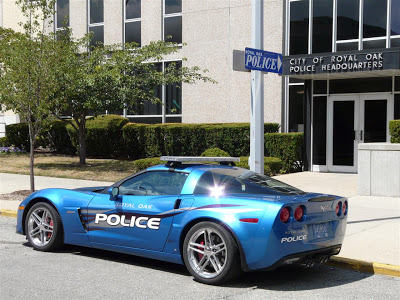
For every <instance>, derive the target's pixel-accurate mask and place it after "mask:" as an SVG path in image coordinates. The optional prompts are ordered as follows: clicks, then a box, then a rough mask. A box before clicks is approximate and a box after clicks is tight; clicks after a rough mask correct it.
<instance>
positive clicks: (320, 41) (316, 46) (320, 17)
mask: <svg viewBox="0 0 400 300" xmlns="http://www.w3.org/2000/svg"><path fill="white" fill-rule="evenodd" d="M332 23H333V0H319V1H314V4H313V46H312V51H313V53H321V52H332Z"/></svg>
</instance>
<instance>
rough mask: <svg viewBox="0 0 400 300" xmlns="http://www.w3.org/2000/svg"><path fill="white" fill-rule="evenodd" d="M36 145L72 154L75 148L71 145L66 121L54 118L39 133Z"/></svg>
mask: <svg viewBox="0 0 400 300" xmlns="http://www.w3.org/2000/svg"><path fill="white" fill-rule="evenodd" d="M38 145H40V146H42V147H44V148H49V149H50V150H51V151H55V152H57V153H62V154H74V153H76V148H75V147H74V146H73V145H72V142H71V139H70V137H69V135H68V132H67V123H66V122H63V121H60V120H56V121H53V122H50V124H49V125H48V126H46V127H45V128H44V129H43V130H42V131H41V132H40V134H39V140H38Z"/></svg>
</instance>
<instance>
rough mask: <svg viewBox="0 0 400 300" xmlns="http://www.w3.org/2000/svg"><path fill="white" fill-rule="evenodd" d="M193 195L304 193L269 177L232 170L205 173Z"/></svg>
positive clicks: (247, 171) (243, 170)
mask: <svg viewBox="0 0 400 300" xmlns="http://www.w3.org/2000/svg"><path fill="white" fill-rule="evenodd" d="M194 194H210V195H211V196H221V195H224V194H264V195H299V194H304V192H303V191H302V190H299V189H297V188H295V187H292V186H290V185H288V184H286V183H283V182H281V181H279V180H276V179H273V178H271V177H269V176H266V175H261V174H258V173H255V172H252V171H249V170H246V169H241V168H234V169H214V170H211V171H208V172H205V173H204V174H203V175H202V176H201V177H200V179H199V181H198V182H197V185H196V188H195V190H194Z"/></svg>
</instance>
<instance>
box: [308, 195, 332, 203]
mask: <svg viewBox="0 0 400 300" xmlns="http://www.w3.org/2000/svg"><path fill="white" fill-rule="evenodd" d="M333 200H335V197H334V196H319V197H315V198H311V199H308V201H310V202H324V201H333Z"/></svg>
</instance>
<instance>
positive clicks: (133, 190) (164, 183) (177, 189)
mask: <svg viewBox="0 0 400 300" xmlns="http://www.w3.org/2000/svg"><path fill="white" fill-rule="evenodd" d="M187 176H188V174H186V173H178V172H168V171H153V172H146V173H143V174H141V175H138V176H135V177H133V178H131V179H128V180H127V181H125V182H124V183H122V184H121V185H120V186H119V194H120V195H134V196H159V195H179V194H180V193H181V190H182V187H183V185H184V183H185V181H186V178H187Z"/></svg>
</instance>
